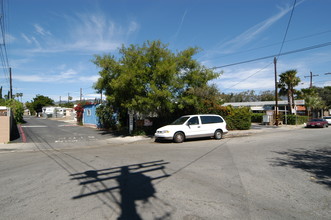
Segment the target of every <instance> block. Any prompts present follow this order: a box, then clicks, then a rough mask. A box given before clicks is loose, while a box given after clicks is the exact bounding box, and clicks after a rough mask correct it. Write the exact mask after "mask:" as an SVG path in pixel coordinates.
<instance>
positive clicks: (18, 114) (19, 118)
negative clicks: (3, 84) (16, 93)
mask: <svg viewBox="0 0 331 220" xmlns="http://www.w3.org/2000/svg"><path fill="white" fill-rule="evenodd" d="M0 106H7V107H9V108H10V109H11V110H12V112H13V116H14V119H15V121H16V123H23V122H24V120H23V114H24V106H23V104H22V103H21V102H19V101H17V100H15V99H8V100H5V99H0Z"/></svg>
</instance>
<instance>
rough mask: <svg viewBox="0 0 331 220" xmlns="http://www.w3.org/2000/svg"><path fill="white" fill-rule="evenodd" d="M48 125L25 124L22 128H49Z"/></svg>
mask: <svg viewBox="0 0 331 220" xmlns="http://www.w3.org/2000/svg"><path fill="white" fill-rule="evenodd" d="M47 127H48V126H46V125H23V126H22V128H47Z"/></svg>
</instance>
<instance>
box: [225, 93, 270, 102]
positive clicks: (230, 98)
mask: <svg viewBox="0 0 331 220" xmlns="http://www.w3.org/2000/svg"><path fill="white" fill-rule="evenodd" d="M221 96H222V99H223V100H224V101H225V102H258V101H274V100H275V92H274V91H271V90H266V91H261V92H260V93H256V92H255V91H254V90H247V91H243V92H239V93H229V94H224V93H222V95H221Z"/></svg>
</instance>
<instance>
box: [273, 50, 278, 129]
mask: <svg viewBox="0 0 331 220" xmlns="http://www.w3.org/2000/svg"><path fill="white" fill-rule="evenodd" d="M274 68H275V101H276V104H275V116H276V126H278V82H277V58H276V57H274Z"/></svg>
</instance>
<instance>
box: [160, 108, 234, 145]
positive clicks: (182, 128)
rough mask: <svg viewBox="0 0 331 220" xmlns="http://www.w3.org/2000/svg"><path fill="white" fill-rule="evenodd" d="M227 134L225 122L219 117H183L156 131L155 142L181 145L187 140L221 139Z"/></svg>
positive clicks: (207, 115)
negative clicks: (170, 142)
mask: <svg viewBox="0 0 331 220" xmlns="http://www.w3.org/2000/svg"><path fill="white" fill-rule="evenodd" d="M226 133H228V130H227V129H226V122H225V120H224V119H223V118H222V117H221V116H219V115H211V114H204V115H185V116H182V117H180V118H178V119H177V120H175V121H174V122H172V123H171V124H170V125H166V126H164V127H161V128H159V129H157V130H156V133H155V139H156V140H162V139H163V140H173V141H174V142H176V143H181V142H183V141H184V140H186V139H189V138H200V137H214V138H215V139H221V138H222V137H223V134H226Z"/></svg>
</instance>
